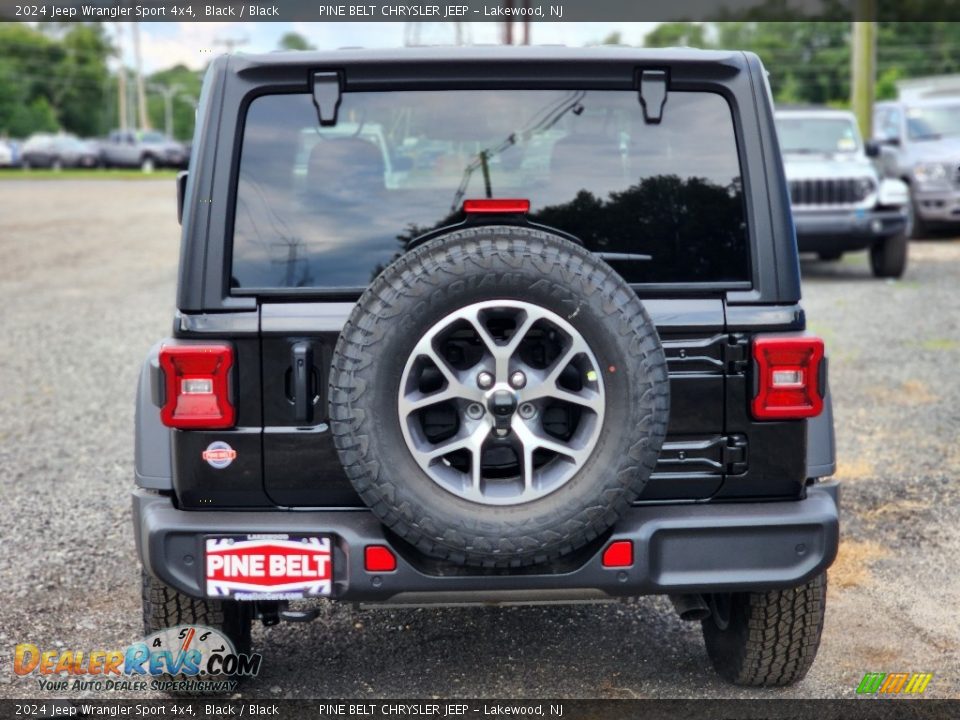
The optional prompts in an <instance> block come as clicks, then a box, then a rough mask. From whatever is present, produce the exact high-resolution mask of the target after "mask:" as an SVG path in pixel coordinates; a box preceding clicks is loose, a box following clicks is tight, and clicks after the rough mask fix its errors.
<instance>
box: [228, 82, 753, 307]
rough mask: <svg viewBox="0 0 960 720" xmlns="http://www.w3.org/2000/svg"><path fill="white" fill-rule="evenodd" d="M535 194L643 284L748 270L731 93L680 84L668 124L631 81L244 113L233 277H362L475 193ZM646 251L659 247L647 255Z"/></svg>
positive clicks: (302, 104)
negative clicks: (330, 121)
mask: <svg viewBox="0 0 960 720" xmlns="http://www.w3.org/2000/svg"><path fill="white" fill-rule="evenodd" d="M484 197H495V198H527V199H529V200H530V202H531V213H530V220H531V221H533V222H537V223H541V224H544V225H548V226H551V227H554V228H557V229H559V230H562V231H564V232H567V233H570V234H572V235H574V236H576V237H577V238H579V239H580V240H581V241H582V242H583V243H584V245H585V246H586V247H587V248H588V249H590V250H592V251H594V252H599V253H606V254H608V255H607V259H608V260H609V262H610V263H611V264H612V265H613V266H614V267H615V268H616V269H617V270H618V271H619V272H620V273H621V274H622V275H623V276H624V277H625V278H626V279H627V280H628V281H629V282H632V283H664V282H667V283H673V282H726V281H741V280H747V279H749V263H748V255H747V228H746V222H745V217H744V209H743V205H744V203H743V198H742V183H741V176H740V165H739V159H738V154H737V145H736V139H735V135H734V130H733V121H732V116H731V111H730V108H729V106H728V104H727V102H726V101H725V100H724V99H723V98H722V97H721V96H720V95H716V94H711V93H704V92H674V93H671V94H670V98H669V101H668V103H667V106H666V108H665V115H664V120H663V122H662V123H661V124H659V125H650V124H646V123H645V122H644V120H643V112H642V108H641V106H640V104H639V102H638V100H637V94H636V92H635V91H630V92H625V91H592V90H591V91H580V90H570V91H553V90H542V91H507V92H504V91H487V90H473V91H444V92H437V91H403V92H380V93H378V92H366V93H345V94H344V96H343V99H342V102H341V105H340V110H339V116H338V122H337V124H336V125H335V126H333V127H320V126H319V123H318V121H317V113H316V107H315V106H314V104H313V98H312V97H311V96H310V95H300V94H293V95H268V96H262V97H259V98H257V99H256V100H254V101H253V102H252V103H251V105H250V107H249V110H248V112H247V117H246V121H245V132H244V139H243V146H242V151H241V161H240V172H239V179H238V185H237V198H236V210H235V218H234V234H233V253H232V257H233V266H232V285H233V287H234V288H240V289H250V288H283V287H319V288H363V287H366V285H368V284H369V283H370V282H371V280H372V279H373V278H374V277H376V275H377V274H379V272H381V271H382V269H383V268H384V267H386V265H388V264H389V263H390V262H391V261H393V260H394V259H396V258H397V257H399V256H400V255H401V254H402V253H403V252H405V251H406V249H407V248H408V247H409V246H410V243H411V242H412V241H413V240H414V239H415V238H417V237H419V236H421V235H422V234H424V233H425V232H428V231H430V230H433V229H435V228H439V227H444V226H447V225H451V224H455V223H458V222H460V221H462V220H463V213H462V210H461V208H462V204H463V201H464V200H466V199H472V198H484ZM643 256H649V259H644V257H643Z"/></svg>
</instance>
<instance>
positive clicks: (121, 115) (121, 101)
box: [113, 22, 127, 130]
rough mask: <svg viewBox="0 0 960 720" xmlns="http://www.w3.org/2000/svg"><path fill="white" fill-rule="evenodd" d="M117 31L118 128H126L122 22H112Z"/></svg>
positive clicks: (125, 79) (125, 68)
mask: <svg viewBox="0 0 960 720" xmlns="http://www.w3.org/2000/svg"><path fill="white" fill-rule="evenodd" d="M113 25H114V27H115V28H116V31H117V54H119V55H120V69H119V70H118V71H117V119H118V120H119V124H120V129H121V130H126V129H127V65H126V63H125V62H124V58H123V23H122V22H116V23H114V24H113Z"/></svg>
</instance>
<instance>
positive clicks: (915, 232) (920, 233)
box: [906, 192, 930, 240]
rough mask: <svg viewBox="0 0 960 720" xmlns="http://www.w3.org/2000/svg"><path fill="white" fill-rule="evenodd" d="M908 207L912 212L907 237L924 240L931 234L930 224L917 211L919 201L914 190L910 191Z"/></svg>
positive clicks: (908, 222)
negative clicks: (915, 197) (914, 194)
mask: <svg viewBox="0 0 960 720" xmlns="http://www.w3.org/2000/svg"><path fill="white" fill-rule="evenodd" d="M907 207H908V211H909V213H910V216H909V219H908V221H907V233H906V235H907V237H909V238H910V239H911V240H922V239H923V238H925V237H928V236H929V235H930V226H929V225H928V224H927V223H926V222H924V221H923V219H922V218H921V217H920V213H919V212H917V201H916V200H915V199H914V197H913V193H912V192H911V193H910V204H909V205H908V206H907Z"/></svg>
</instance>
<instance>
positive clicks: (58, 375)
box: [0, 180, 960, 698]
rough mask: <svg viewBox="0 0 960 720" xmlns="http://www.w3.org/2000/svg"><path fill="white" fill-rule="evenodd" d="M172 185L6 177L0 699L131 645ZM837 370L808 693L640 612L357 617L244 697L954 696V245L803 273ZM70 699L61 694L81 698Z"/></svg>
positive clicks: (279, 636)
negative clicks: (878, 691) (881, 270)
mask: <svg viewBox="0 0 960 720" xmlns="http://www.w3.org/2000/svg"><path fill="white" fill-rule="evenodd" d="M175 213H176V200H175V195H174V184H173V182H172V181H169V180H166V181H162V182H160V181H157V182H153V181H146V182H138V183H130V182H123V181H102V182H101V181H56V182H53V181H51V182H33V181H5V182H0V258H2V259H0V298H2V303H0V318H2V327H3V342H2V344H0V368H2V370H0V487H2V490H0V544H2V548H3V549H2V551H0V596H2V597H3V603H2V610H0V697H2V698H25V697H37V696H38V695H41V694H42V693H41V692H40V691H39V689H38V686H37V684H36V679H35V677H28V678H21V677H18V676H16V675H15V674H14V673H13V671H12V659H13V649H14V646H15V645H16V644H17V643H21V642H31V643H34V644H36V645H38V646H41V647H42V648H50V649H63V650H68V649H69V650H85V651H87V650H90V649H113V648H122V647H125V646H126V645H128V644H130V643H131V642H134V641H135V640H137V639H139V638H140V637H141V636H142V632H141V630H142V626H141V621H140V598H139V576H138V572H139V571H138V568H137V560H136V556H135V552H134V544H133V533H132V529H131V524H130V500H129V491H130V489H131V487H132V485H133V437H132V428H133V398H134V389H135V386H136V379H137V374H138V372H139V367H140V363H141V361H142V359H143V357H144V356H145V354H146V352H147V350H148V348H149V347H150V346H151V345H152V344H153V343H154V342H155V341H156V340H157V339H159V338H161V337H163V336H164V335H166V334H167V333H168V332H169V330H170V327H171V323H172V319H173V311H174V304H173V303H174V287H175V282H176V265H177V259H178V245H179V228H178V226H177V222H176V217H175ZM803 271H804V294H805V301H804V302H805V307H806V309H807V315H808V320H809V325H810V328H811V329H812V330H814V331H816V332H818V333H820V334H821V335H822V336H823V337H824V339H825V340H826V343H827V347H828V351H829V354H830V358H831V360H830V372H831V388H832V393H833V398H834V405H835V414H836V424H837V440H838V454H839V460H840V468H839V477H840V479H842V480H843V494H842V501H843V541H842V546H841V552H840V557H839V559H838V562H837V564H836V565H835V567H834V569H833V571H832V572H831V574H830V590H829V602H828V613H827V619H826V628H825V631H824V636H823V643H822V646H821V650H820V654H819V657H818V659H817V662H816V663H815V664H814V666H813V669H812V670H811V672H810V674H809V675H808V677H807V678H806V680H804V681H803V682H802V683H800V684H798V685H797V686H795V687H792V688H787V689H781V690H768V691H757V690H744V689H738V688H732V687H730V686H728V685H725V684H724V683H722V682H721V681H720V680H719V679H717V677H716V676H715V675H714V673H713V670H712V669H711V667H710V664H709V661H708V659H707V657H706V654H705V652H704V649H703V644H702V640H701V637H700V629H699V626H697V625H694V624H690V623H684V622H681V621H680V620H679V619H678V618H677V617H676V616H675V614H674V613H673V612H672V610H671V608H670V605H669V603H668V602H667V601H666V600H665V599H663V598H641V599H640V600H638V601H637V602H635V603H633V604H629V605H628V604H606V605H581V606H564V607H521V608H496V607H479V608H448V609H403V610H357V609H354V608H352V607H350V606H346V605H336V604H335V605H327V606H325V607H324V608H323V611H322V613H321V616H320V618H319V619H318V620H316V621H315V622H313V623H312V624H307V625H280V626H278V627H275V628H262V627H260V626H257V627H255V629H254V644H255V646H256V649H257V651H259V652H261V653H263V655H264V662H263V672H262V674H261V675H260V677H258V678H257V679H255V680H254V681H252V682H249V683H247V684H246V685H244V686H242V691H241V692H242V694H243V696H245V697H258V698H283V697H320V698H323V697H351V698H374V697H420V698H423V697H444V698H445V697H534V698H545V697H563V698H580V697H587V698H593V697H599V698H678V697H694V698H704V697H709V698H725V697H729V698H745V697H764V698H770V697H784V698H799V697H803V698H808V697H809V698H820V697H840V698H843V697H852V696H853V694H854V690H855V688H856V686H857V684H858V683H859V681H860V679H861V678H862V676H863V674H864V673H865V672H892V671H907V672H921V671H923V672H932V673H934V679H933V681H932V682H931V684H930V686H929V688H928V690H927V692H926V694H927V696H931V697H960V578H958V573H957V567H958V562H957V559H956V558H957V557H958V556H960V502H958V500H960V492H958V476H960V442H958V428H960V371H958V368H960V240H952V239H949V238H940V239H936V240H929V241H923V242H917V243H913V244H912V246H911V261H910V267H909V269H908V271H907V274H906V276H905V277H904V278H903V279H902V280H899V281H878V280H875V279H873V278H872V277H871V276H870V273H869V269H868V266H867V262H866V259H865V257H864V255H863V254H860V255H853V256H849V257H847V258H845V259H844V260H842V261H840V262H835V263H821V262H810V263H807V262H804V263H803ZM75 696H76V695H74V694H71V695H70V697H75Z"/></svg>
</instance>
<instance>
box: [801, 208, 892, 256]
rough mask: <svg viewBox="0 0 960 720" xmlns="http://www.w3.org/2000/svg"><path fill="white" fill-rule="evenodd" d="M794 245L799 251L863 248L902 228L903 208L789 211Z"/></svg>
mask: <svg viewBox="0 0 960 720" xmlns="http://www.w3.org/2000/svg"><path fill="white" fill-rule="evenodd" d="M793 221H794V224H795V226H796V229H797V245H798V247H799V249H800V251H801V252H829V251H831V250H841V251H852V250H863V249H865V248H868V247H870V246H871V245H873V243H874V242H876V241H877V240H882V239H883V238H887V237H892V236H893V235H897V234H899V233H902V232H904V230H906V227H907V212H906V209H903V210H863V209H859V210H799V209H796V210H794V211H793Z"/></svg>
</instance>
